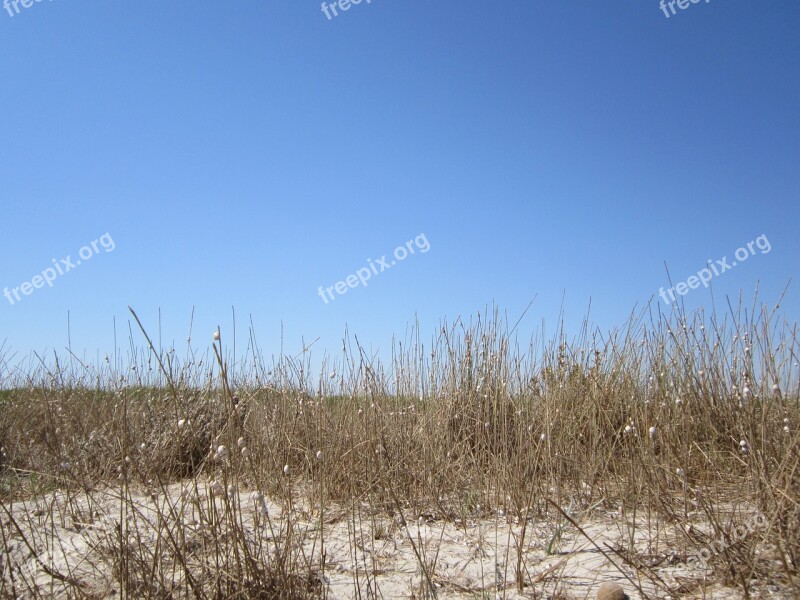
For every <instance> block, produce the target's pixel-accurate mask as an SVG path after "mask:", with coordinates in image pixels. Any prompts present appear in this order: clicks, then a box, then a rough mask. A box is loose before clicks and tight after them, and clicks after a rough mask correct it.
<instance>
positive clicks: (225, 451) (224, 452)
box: [217, 446, 228, 458]
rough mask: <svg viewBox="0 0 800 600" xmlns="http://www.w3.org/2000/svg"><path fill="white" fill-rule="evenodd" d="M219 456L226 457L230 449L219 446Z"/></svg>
mask: <svg viewBox="0 0 800 600" xmlns="http://www.w3.org/2000/svg"><path fill="white" fill-rule="evenodd" d="M217 456H219V457H220V458H225V457H226V456H228V449H227V448H226V447H225V446H218V447H217Z"/></svg>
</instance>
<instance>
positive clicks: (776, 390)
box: [772, 383, 781, 394]
mask: <svg viewBox="0 0 800 600" xmlns="http://www.w3.org/2000/svg"><path fill="white" fill-rule="evenodd" d="M772 393H773V394H780V393H781V387H780V386H779V385H778V384H777V383H773V384H772Z"/></svg>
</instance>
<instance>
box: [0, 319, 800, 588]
mask: <svg viewBox="0 0 800 600" xmlns="http://www.w3.org/2000/svg"><path fill="white" fill-rule="evenodd" d="M134 316H135V315H134ZM648 316H649V319H646V318H645V317H648ZM136 321H137V322H139V320H138V318H136ZM139 325H141V326H142V328H141V340H142V342H143V344H142V345H143V346H144V349H143V350H139V351H136V352H135V353H134V354H133V356H132V357H131V364H129V365H126V367H125V368H119V369H118V368H117V366H116V362H117V361H116V360H115V361H114V364H112V362H111V361H108V362H105V361H103V362H102V363H101V364H99V365H94V366H89V365H85V364H82V363H81V364H79V365H76V364H75V363H71V362H68V363H67V364H60V363H59V364H58V366H57V367H52V368H51V367H50V366H48V367H45V366H43V365H42V364H40V365H39V366H38V367H31V368H30V369H29V370H28V371H27V372H24V374H23V371H19V370H17V371H15V372H14V373H13V374H9V375H4V376H3V381H5V382H6V385H7V386H8V387H9V389H6V390H4V391H3V392H2V394H0V443H1V444H2V452H3V454H2V456H0V469H2V473H0V477H2V481H3V482H4V484H3V485H0V493H2V497H1V498H0V502H2V506H3V508H4V510H5V513H6V515H7V517H8V518H9V519H11V520H16V519H17V517H16V515H15V513H13V511H12V510H11V506H12V505H13V503H14V502H18V501H20V500H21V499H29V498H31V497H39V496H40V495H43V494H45V492H48V491H52V490H53V489H56V488H57V489H58V490H60V491H63V492H64V493H66V494H67V495H68V498H70V500H69V502H68V507H69V508H68V509H67V510H68V512H69V513H70V515H69V516H70V518H71V519H72V520H74V521H80V522H89V521H91V520H92V518H93V517H92V514H93V509H92V506H93V504H96V503H97V502H98V501H97V500H96V499H95V498H94V496H93V494H95V493H96V490H97V488H98V486H111V489H112V490H113V495H114V498H116V502H117V510H116V513H117V521H118V523H119V525H118V529H116V530H115V532H114V533H113V535H111V534H110V535H109V536H108V537H106V538H104V542H103V543H104V547H105V548H106V554H107V558H108V561H109V562H110V564H111V565H112V568H111V569H110V572H112V573H113V574H114V575H113V579H114V581H115V582H116V583H115V585H119V586H121V587H122V589H124V590H126V591H127V593H129V594H132V595H135V596H140V595H145V596H153V597H160V596H163V597H167V596H169V595H170V594H185V595H189V596H192V597H215V598H216V597H218V598H226V597H235V596H238V597H264V598H270V597H314V596H324V595H325V593H326V588H325V586H324V585H323V583H320V582H321V581H324V572H325V569H326V550H325V548H326V546H325V527H326V518H327V517H326V511H328V510H331V507H333V506H338V507H349V508H348V509H347V511H348V513H349V517H348V518H349V519H350V520H351V521H352V524H353V526H352V536H353V544H354V545H356V546H358V545H364V544H373V543H375V541H376V540H380V539H381V538H383V537H385V536H386V535H387V531H388V529H387V526H386V525H381V526H380V527H379V528H377V529H376V531H375V532H374V534H370V535H367V534H366V533H365V531H366V530H365V529H364V527H365V526H364V523H365V522H367V523H368V522H372V523H373V524H374V523H377V522H380V523H385V522H386V520H385V519H393V518H399V519H401V520H402V521H403V522H405V519H407V518H416V516H418V515H421V514H432V515H435V518H437V519H443V520H450V521H457V522H458V523H459V524H460V525H463V526H464V527H467V522H468V521H469V520H470V519H476V518H485V517H488V516H492V515H499V514H502V515H508V516H509V518H510V517H512V516H513V518H514V519H516V522H518V523H522V524H523V526H524V527H527V524H528V523H529V522H532V520H534V519H550V520H558V521H561V519H562V515H561V514H559V513H558V512H557V511H554V508H553V507H554V506H566V505H574V507H575V509H576V510H581V509H590V508H591V509H593V508H594V507H596V506H598V505H603V506H606V507H620V509H621V510H622V514H623V515H624V516H625V517H626V522H629V523H633V525H630V526H629V530H628V531H627V532H626V536H627V539H628V542H627V543H626V544H624V545H623V546H621V547H620V548H617V549H616V552H617V553H618V556H621V557H624V559H625V561H624V562H626V564H628V565H638V566H637V567H636V568H637V569H640V574H641V575H643V576H644V577H645V578H649V579H650V580H652V581H653V582H654V585H656V586H657V587H659V588H661V589H669V585H668V584H666V583H665V582H663V581H660V580H659V578H658V577H657V576H656V575H655V574H654V571H653V570H652V569H648V568H646V567H644V566H642V565H643V564H644V560H643V559H642V557H641V556H638V554H637V552H638V550H637V549H636V548H637V546H636V539H637V534H639V533H642V532H639V531H637V528H640V527H641V525H638V524H637V523H640V519H639V516H640V515H641V514H645V515H646V519H645V522H646V525H645V529H646V531H645V532H644V533H645V535H649V536H652V537H653V539H655V538H657V536H658V535H659V534H658V532H659V531H661V530H662V529H664V528H665V527H669V528H671V530H672V531H673V532H674V534H675V537H676V540H677V542H676V543H677V544H678V545H679V548H680V552H679V560H684V561H688V559H689V558H690V557H691V556H694V555H696V554H697V553H698V552H700V551H701V550H702V549H703V548H705V547H707V545H708V544H710V543H712V542H713V541H714V540H715V539H720V538H723V539H727V538H728V537H729V534H730V530H731V526H732V525H735V523H736V520H737V519H740V518H742V515H743V514H744V512H746V511H752V510H758V511H760V513H761V514H763V515H764V516H765V520H766V523H767V525H766V526H765V527H764V528H763V529H760V530H758V531H754V532H752V534H751V535H750V536H748V538H747V539H746V540H744V541H742V542H737V543H730V544H728V545H727V546H726V549H725V552H721V553H718V554H717V555H715V556H714V557H712V558H711V560H710V561H709V562H708V563H707V569H706V570H705V571H704V572H703V574H702V577H704V578H705V579H709V578H711V579H716V580H718V581H722V582H727V583H731V582H732V583H733V584H735V585H738V586H740V587H741V589H742V590H743V592H744V593H745V594H747V593H748V590H749V589H750V588H751V587H752V585H753V583H752V582H753V581H761V582H763V583H764V584H766V583H772V584H775V585H779V586H789V587H791V586H792V585H796V584H795V583H793V582H795V581H796V578H797V570H798V561H800V533H798V531H800V530H799V529H798V527H797V523H798V522H800V519H799V518H798V516H799V515H800V509H799V508H798V504H797V501H796V499H797V498H798V497H800V478H799V477H797V473H798V467H799V466H800V464H799V463H800V438H799V437H798V433H797V431H798V428H797V424H798V423H800V398H799V396H798V384H797V381H798V367H797V364H796V360H797V358H796V357H797V356H798V354H800V348H798V338H797V335H796V329H795V326H794V325H790V324H787V323H783V322H780V321H779V320H778V317H777V316H776V315H775V313H774V311H770V310H768V309H767V308H763V309H762V310H761V311H760V312H758V313H756V312H751V313H746V312H745V311H744V309H743V308H742V307H740V308H739V309H738V310H737V311H732V312H731V314H730V315H729V316H726V317H719V316H718V315H716V314H712V315H711V316H710V317H709V318H705V317H704V315H703V314H693V315H685V314H683V313H681V312H680V311H676V312H674V313H671V314H670V315H662V314H658V315H655V316H654V315H652V314H651V313H649V312H643V313H642V314H640V315H634V316H632V317H631V319H630V321H629V322H628V323H627V324H625V326H624V327H623V328H621V329H620V330H617V331H612V332H610V333H607V334H602V333H601V332H598V331H593V330H591V329H590V328H589V326H588V323H584V325H583V327H582V329H581V331H580V333H579V334H578V335H577V336H576V337H575V338H574V339H567V338H566V337H565V336H564V335H563V334H558V335H557V336H556V337H555V338H554V339H552V340H547V341H545V342H538V341H537V342H534V343H531V345H530V346H529V347H527V348H525V349H521V348H520V345H519V342H518V340H516V339H515V338H513V332H511V331H509V328H508V325H507V324H506V323H504V322H503V321H502V319H500V318H499V316H498V314H497V313H494V314H492V315H484V316H483V318H478V319H477V320H476V321H473V322H464V321H462V320H460V319H459V320H457V321H456V322H455V323H453V324H443V325H442V327H441V328H440V329H439V331H438V332H437V333H436V334H435V335H434V336H433V337H432V339H431V341H430V342H429V343H426V342H423V341H421V339H420V332H415V333H414V334H413V336H412V341H411V343H410V344H409V343H407V342H405V341H404V343H402V344H399V343H398V345H397V348H396V351H395V352H394V354H393V358H392V361H391V362H390V364H387V365H382V364H376V363H375V362H373V361H371V360H370V359H368V358H367V355H366V354H365V353H364V352H363V351H362V349H361V347H360V346H359V345H358V344H357V343H350V342H346V343H345V346H344V348H343V352H342V356H341V357H340V358H331V357H325V358H323V360H322V368H321V374H320V375H318V376H314V375H312V373H311V368H310V364H311V357H310V350H304V351H303V352H301V353H300V354H299V355H298V356H294V357H287V356H281V357H279V358H277V359H276V360H275V362H274V364H272V365H270V366H269V367H267V366H265V365H264V364H263V361H262V359H261V353H260V351H259V350H258V348H257V347H256V346H255V344H254V343H252V342H251V344H250V345H249V346H248V349H247V352H246V356H245V357H244V358H241V357H240V358H239V360H238V361H233V360H232V357H231V356H230V355H229V354H228V351H227V349H226V346H225V345H224V342H225V336H224V332H223V331H221V330H217V331H215V332H214V334H213V336H212V339H210V340H209V343H210V346H211V351H210V352H207V353H206V354H205V355H203V356H199V355H197V354H196V352H195V351H193V350H189V351H187V355H186V357H185V358H184V359H179V358H178V357H177V356H176V352H175V351H174V350H172V349H169V350H165V351H159V350H157V349H156V348H155V347H154V346H153V344H152V343H151V342H150V338H149V336H148V335H147V333H146V328H145V327H144V326H143V325H142V324H141V323H139ZM560 331H563V327H562V328H561V329H560ZM250 339H251V340H254V339H255V335H254V334H253V332H251V335H250ZM134 346H135V340H132V347H134ZM0 364H4V363H3V361H0ZM231 365H237V366H238V368H234V367H232V366H231ZM242 365H246V368H245V367H242ZM133 367H136V368H135V369H134V368H133ZM9 382H10V383H9ZM742 440H745V444H744V446H743V445H742V443H741V442H742ZM43 479H44V480H47V481H49V482H51V483H50V484H49V485H48V486H47V487H46V488H44V489H37V488H36V484H35V482H36V481H42V480H43ZM175 482H181V485H182V489H183V490H184V492H185V493H183V494H181V501H180V502H178V503H176V502H172V501H170V502H167V501H164V502H161V503H158V502H156V503H155V504H154V507H152V508H151V509H148V510H151V511H154V512H147V511H145V510H144V509H142V508H141V507H138V506H137V501H136V500H135V499H134V496H135V492H136V491H137V490H138V491H141V490H146V491H147V493H149V494H153V495H154V496H155V497H157V498H162V499H164V498H169V497H171V494H170V493H169V491H168V489H169V486H170V485H171V484H173V483H175ZM246 489H250V490H256V493H257V494H258V496H257V497H258V498H261V500H259V501H256V502H255V503H252V502H250V505H248V501H247V500H243V499H242V495H241V493H240V492H241V490H246ZM108 493H111V492H108ZM265 498H271V499H274V500H275V501H277V502H279V503H280V506H281V513H282V517H281V518H280V519H278V520H274V518H273V515H271V514H270V511H269V510H268V509H267V507H266V504H265V502H266V501H265V500H264V499H265ZM79 499H80V500H79ZM248 506H249V508H248ZM364 511H367V512H368V513H369V514H368V515H366V516H365V514H364ZM189 512H191V514H192V515H193V516H192V519H193V521H194V522H196V523H198V524H200V525H202V527H201V529H202V532H203V533H202V535H200V536H199V537H198V535H199V534H197V533H196V532H194V533H190V532H188V531H187V530H186V528H185V527H184V526H183V525H182V524H181V523H183V519H184V517H185V516H186V515H187V514H188V513H189ZM301 514H304V515H305V514H309V515H318V516H319V521H318V522H319V526H318V527H317V529H316V532H315V534H314V535H315V536H317V537H316V538H314V551H313V554H312V555H307V554H305V553H302V552H300V551H299V548H301V546H300V545H298V543H297V542H298V537H299V536H303V535H306V534H305V533H303V532H302V530H301V529H302V528H299V527H298V526H297V519H298V516H299V515H301ZM570 514H571V511H570ZM376 515H382V516H381V517H380V519H376ZM627 517H630V519H627ZM145 522H146V523H147V525H145ZM700 522H702V524H703V526H700V525H698V524H699V523H700ZM567 523H570V524H571V523H572V521H567V520H564V521H563V523H562V525H561V526H559V529H558V530H557V532H556V534H554V535H552V537H551V539H550V543H549V544H548V543H547V540H545V541H544V543H543V546H546V547H547V550H548V552H549V551H555V549H556V547H557V542H558V540H559V538H560V534H561V533H562V531H564V530H565V529H566V528H567V527H568V525H567ZM142 527H143V528H144V530H145V531H149V532H150V533H149V534H147V535H150V537H149V538H147V539H145V537H146V536H145V534H144V533H141V531H140V530H141V528H142ZM259 528H266V529H263V531H269V535H268V537H269V539H270V540H271V541H270V542H265V541H264V539H263V538H262V537H259V536H257V535H256V532H257V531H259ZM17 530H18V531H17V533H16V534H15V535H23V536H25V535H28V534H25V533H24V532H25V528H24V527H22V526H21V525H20V526H19V527H18V528H17ZM514 535H515V536H516V535H517V534H514ZM132 536H133V537H132ZM137 536H145V537H143V538H141V539H140V538H139V537H137ZM525 537H526V534H525V529H524V528H523V530H522V533H521V535H519V537H518V540H519V541H520V543H522V542H524V540H525ZM26 539H27V538H26ZM411 540H412V543H415V544H416V541H415V540H413V538H411ZM766 540H772V541H773V544H774V548H775V549H774V551H773V552H772V553H768V554H766V555H765V554H764V553H759V552H758V551H757V550H758V548H759V547H760V546H761V545H763V543H764V542H765V541H766ZM29 542H30V543H31V546H35V545H36V543H40V542H41V543H44V544H45V545H47V543H52V540H51V541H50V542H47V541H46V540H44V541H43V540H29ZM414 547H415V551H416V550H417V549H418V552H417V557H418V559H419V572H420V581H419V583H420V585H421V588H420V589H421V590H423V593H424V594H429V595H431V596H435V595H436V591H435V590H436V586H435V585H434V584H433V581H434V575H435V573H434V572H433V571H435V568H436V561H435V560H433V561H431V560H428V559H427V558H425V556H424V552H423V551H424V548H423V547H421V546H420V547H418V546H417V545H415V546H414ZM516 562H517V564H516V565H515V577H516V585H517V588H518V589H519V590H522V589H523V588H524V587H525V586H526V585H533V582H532V581H531V579H530V577H527V575H526V569H525V565H524V564H522V563H523V554H522V552H521V551H520V552H518V553H517V557H516ZM373 568H374V565H373ZM60 575H62V576H63V577H64V579H63V580H59V581H61V584H60V585H63V586H66V587H67V588H69V587H70V586H73V587H75V588H76V589H81V590H82V591H81V593H86V590H84V589H83V588H82V587H81V586H83V585H84V584H83V583H81V582H80V581H79V578H75V577H72V576H70V575H68V574H60ZM53 577H55V576H53ZM526 577H527V579H526ZM56 579H58V578H57V577H56ZM9 582H11V583H9ZM70 582H73V583H70ZM29 583H30V582H29ZM8 585H11V587H7V586H8ZM16 585H17V584H14V583H13V582H12V581H11V578H10V577H7V576H6V575H5V574H4V576H3V586H5V587H3V589H2V590H0V593H5V591H6V590H9V589H13V590H17V587H15V586H16ZM143 586H144V587H143ZM365 586H366V587H365ZM376 586H377V583H376V581H375V579H374V578H372V577H371V576H366V579H365V580H362V581H359V577H358V576H357V577H356V578H355V583H354V592H355V593H356V595H358V594H360V593H362V592H361V590H363V589H368V590H371V591H372V592H377V589H376ZM28 587H29V588H31V589H33V592H30V590H29V591H28V593H32V594H33V595H36V594H37V593H39V592H37V591H36V590H37V588H36V586H34V585H29V586H28ZM14 593H16V592H14Z"/></svg>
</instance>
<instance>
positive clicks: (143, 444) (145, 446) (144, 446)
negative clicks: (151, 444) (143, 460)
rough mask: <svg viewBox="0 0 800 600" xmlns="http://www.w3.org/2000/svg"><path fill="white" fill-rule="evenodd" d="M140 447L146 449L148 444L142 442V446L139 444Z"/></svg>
mask: <svg viewBox="0 0 800 600" xmlns="http://www.w3.org/2000/svg"><path fill="white" fill-rule="evenodd" d="M139 448H141V449H142V450H144V449H146V448H147V444H145V443H144V442H142V444H141V446H139Z"/></svg>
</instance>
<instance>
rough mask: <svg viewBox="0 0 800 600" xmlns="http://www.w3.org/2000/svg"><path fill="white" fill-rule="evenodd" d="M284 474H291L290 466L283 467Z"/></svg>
mask: <svg viewBox="0 0 800 600" xmlns="http://www.w3.org/2000/svg"><path fill="white" fill-rule="evenodd" d="M283 474H284V475H288V474H289V465H283Z"/></svg>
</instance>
